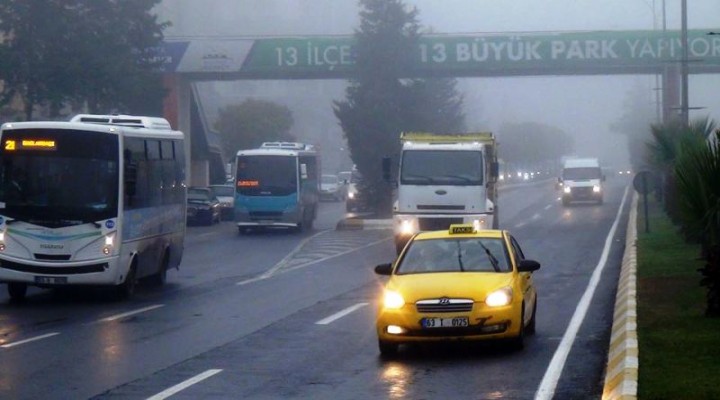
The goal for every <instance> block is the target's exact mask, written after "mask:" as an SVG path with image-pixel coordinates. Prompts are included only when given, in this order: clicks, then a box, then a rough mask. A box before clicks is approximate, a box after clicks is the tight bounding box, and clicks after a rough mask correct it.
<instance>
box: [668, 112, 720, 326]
mask: <svg viewBox="0 0 720 400" xmlns="http://www.w3.org/2000/svg"><path fill="white" fill-rule="evenodd" d="M706 126H708V125H706ZM713 139H714V140H708V141H705V140H703V141H697V140H695V138H693V137H686V138H685V139H684V140H682V141H681V142H680V145H679V146H678V148H679V154H678V156H677V159H676V161H675V168H674V172H675V177H676V178H677V187H678V189H679V190H678V200H679V202H678V205H679V207H680V211H681V219H682V225H683V228H684V229H685V231H686V232H687V233H688V234H690V235H691V237H694V238H696V239H698V240H699V241H700V244H701V248H702V259H704V260H705V265H704V266H703V268H701V269H700V272H701V273H702V275H703V278H702V280H701V284H702V285H703V286H706V287H707V299H706V309H705V314H706V315H707V316H712V317H720V179H718V177H720V130H719V131H717V132H716V133H715V135H714V138H713Z"/></svg>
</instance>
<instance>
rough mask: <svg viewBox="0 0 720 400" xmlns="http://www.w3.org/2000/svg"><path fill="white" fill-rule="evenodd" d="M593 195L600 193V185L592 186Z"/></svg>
mask: <svg viewBox="0 0 720 400" xmlns="http://www.w3.org/2000/svg"><path fill="white" fill-rule="evenodd" d="M593 193H600V185H593Z"/></svg>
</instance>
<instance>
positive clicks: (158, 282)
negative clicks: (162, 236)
mask: <svg viewBox="0 0 720 400" xmlns="http://www.w3.org/2000/svg"><path fill="white" fill-rule="evenodd" d="M169 265H170V254H169V253H168V252H167V251H166V252H165V255H164V256H163V258H162V261H160V265H159V268H160V269H158V272H157V273H156V274H155V275H153V276H151V277H150V283H152V284H153V285H155V286H163V285H165V283H166V282H167V270H168V266H169Z"/></svg>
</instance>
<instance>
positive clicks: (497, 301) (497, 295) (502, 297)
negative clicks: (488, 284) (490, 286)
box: [485, 287, 513, 307]
mask: <svg viewBox="0 0 720 400" xmlns="http://www.w3.org/2000/svg"><path fill="white" fill-rule="evenodd" d="M512 295H513V292H512V288H510V287H504V288H502V289H498V290H496V291H494V292H492V293H490V294H489V295H488V296H487V297H486V298H485V304H487V305H488V307H503V306H506V305H508V304H510V303H511V302H512Z"/></svg>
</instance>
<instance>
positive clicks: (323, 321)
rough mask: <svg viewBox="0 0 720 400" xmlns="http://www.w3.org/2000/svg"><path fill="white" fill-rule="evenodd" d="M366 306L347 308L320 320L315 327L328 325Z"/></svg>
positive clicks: (364, 304) (357, 305)
mask: <svg viewBox="0 0 720 400" xmlns="http://www.w3.org/2000/svg"><path fill="white" fill-rule="evenodd" d="M368 304H369V303H357V304H355V305H354V306H350V307H348V308H346V309H344V310H342V311H340V312H338V313H335V314H333V315H331V316H329V317H327V318H324V319H321V320H320V321H318V322H316V323H315V325H328V324H330V323H332V322H334V321H336V320H338V319H340V318H342V317H344V316H346V315H348V314H350V313H351V312H353V311H355V310H359V309H361V308H363V307H365V306H366V305H368Z"/></svg>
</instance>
